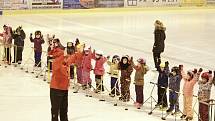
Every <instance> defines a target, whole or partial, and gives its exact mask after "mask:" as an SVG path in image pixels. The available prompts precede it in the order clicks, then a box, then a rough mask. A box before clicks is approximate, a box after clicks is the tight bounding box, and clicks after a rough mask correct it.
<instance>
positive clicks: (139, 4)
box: [124, 0, 180, 7]
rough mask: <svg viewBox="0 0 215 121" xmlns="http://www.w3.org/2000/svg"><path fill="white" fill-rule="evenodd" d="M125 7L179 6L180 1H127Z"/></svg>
mask: <svg viewBox="0 0 215 121" xmlns="http://www.w3.org/2000/svg"><path fill="white" fill-rule="evenodd" d="M124 4H125V7H129V6H137V7H159V6H179V4H180V3H179V0H125V3H124Z"/></svg>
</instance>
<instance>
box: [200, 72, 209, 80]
mask: <svg viewBox="0 0 215 121" xmlns="http://www.w3.org/2000/svg"><path fill="white" fill-rule="evenodd" d="M201 77H202V79H203V78H204V79H206V80H209V73H208V72H204V73H202V75H201Z"/></svg>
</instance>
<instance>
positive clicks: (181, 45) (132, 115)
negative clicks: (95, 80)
mask: <svg viewBox="0 0 215 121" xmlns="http://www.w3.org/2000/svg"><path fill="white" fill-rule="evenodd" d="M214 15H215V10H213V9H211V10H206V9H204V10H201V9H200V10H181V11H178V10H174V11H135V12H100V13H88V14H87V13H76V14H74V13H73V14H60V15H53V14H39V15H16V16H0V23H1V25H3V24H9V25H11V26H13V27H14V29H15V27H17V26H19V25H22V26H23V28H24V30H25V32H26V33H27V35H28V36H27V38H26V42H25V50H24V60H27V59H28V58H29V57H31V58H33V53H32V50H31V49H30V47H31V46H32V44H30V42H29V39H28V37H29V34H30V33H33V32H34V31H36V30H41V31H42V33H43V35H44V36H45V35H46V34H48V33H49V34H55V35H56V36H57V37H59V38H60V40H61V41H62V43H63V44H64V45H65V44H66V42H68V41H73V40H75V38H79V39H80V40H81V41H84V42H85V43H86V44H87V45H91V46H92V48H95V49H100V50H103V51H104V52H105V54H106V55H114V54H116V53H117V54H119V55H127V54H128V55H132V56H134V57H135V59H137V58H138V57H144V58H146V60H147V64H148V65H149V66H150V67H151V68H153V60H152V53H151V50H152V45H153V41H154V40H153V29H154V27H153V23H154V21H155V20H156V19H160V20H161V21H163V22H164V25H165V26H166V27H167V31H166V34H167V39H166V48H165V52H164V54H162V58H163V60H168V61H169V62H170V66H171V67H172V66H174V65H179V64H183V65H184V66H185V68H186V69H193V68H199V67H203V68H204V70H208V69H212V70H215V68H214V66H215V65H214V61H215V54H214V52H215V49H214V47H213V46H214V45H215V41H214V37H215V36H214V31H215V16H214ZM1 31H2V30H1ZM46 47H47V45H46V44H45V45H44V50H46ZM2 52H3V51H2V48H1V50H0V53H1V54H2ZM45 59H46V57H45V54H43V60H44V61H45ZM27 66H28V67H32V66H33V64H32V62H31V64H29V65H27ZM107 71H108V68H107ZM92 77H93V75H92ZM109 78H110V77H109V76H108V75H106V76H105V83H106V86H107V88H109V80H110V79H109ZM150 81H153V82H156V81H157V74H156V73H154V72H152V71H150V72H149V73H148V74H147V75H146V76H145V87H144V96H145V99H147V98H148V97H149V96H150V91H151V89H152V85H150V84H149V82H150ZM0 83H1V84H0V116H1V120H2V121H50V120H51V119H50V116H51V115H50V101H49V85H48V84H47V83H46V82H43V79H42V78H39V79H36V78H35V74H30V73H25V72H24V71H22V70H20V69H19V68H15V67H13V66H8V68H4V65H2V66H0ZM182 86H183V82H182V83H181V87H182ZM214 89H215V88H214V86H213V88H212V95H211V98H213V99H215V91H214ZM131 90H132V98H134V99H135V93H134V86H133V85H132V86H131ZM197 90H198V86H197V85H196V87H195V94H197ZM106 96H107V95H106ZM152 96H153V97H154V98H155V99H157V96H156V88H155V90H154V91H153V95H152ZM98 98H101V97H93V98H89V97H85V92H82V93H78V94H73V93H72V89H71V91H70V92H69V112H68V115H69V120H70V121H88V120H94V121H110V120H111V121H119V120H123V121H131V120H136V121H146V120H153V121H158V120H161V116H162V112H161V111H159V110H155V111H154V112H153V114H152V115H148V112H149V111H150V103H149V102H150V101H148V102H147V103H146V104H145V105H144V106H143V107H142V109H141V110H138V109H135V107H134V106H133V105H132V102H130V103H128V104H127V105H125V104H123V105H122V106H117V107H114V106H113V104H114V103H115V102H114V101H109V102H108V101H106V102H99V101H98V100H99V99H98ZM195 102H196V99H195V98H194V101H193V103H195ZM180 104H182V96H181V97H180ZM125 107H127V108H128V111H125V110H124V109H125ZM153 107H154V103H153ZM180 108H181V110H182V109H183V106H182V105H180ZM197 108H198V105H196V106H195V109H197ZM196 117H197V116H196V115H195V119H196ZM176 119H177V120H180V119H179V117H177V118H176ZM167 120H169V121H173V120H175V117H173V116H169V117H168V118H167ZM196 120H197V119H196Z"/></svg>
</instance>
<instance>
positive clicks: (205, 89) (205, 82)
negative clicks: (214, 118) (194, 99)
mask: <svg viewBox="0 0 215 121" xmlns="http://www.w3.org/2000/svg"><path fill="white" fill-rule="evenodd" d="M201 78H202V79H201V80H199V81H198V84H199V91H198V100H199V114H200V118H199V121H208V120H209V113H208V111H209V107H208V105H206V104H209V102H210V95H211V87H212V81H213V78H212V71H209V72H204V73H202V75H201Z"/></svg>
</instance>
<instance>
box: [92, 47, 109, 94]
mask: <svg viewBox="0 0 215 121" xmlns="http://www.w3.org/2000/svg"><path fill="white" fill-rule="evenodd" d="M93 59H94V60H95V61H96V63H95V68H94V74H95V81H96V90H95V92H96V93H98V92H100V91H104V86H103V75H104V74H105V69H104V63H105V62H106V61H107V58H106V57H104V56H103V52H102V51H99V50H98V51H96V52H95V51H94V52H93Z"/></svg>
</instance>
